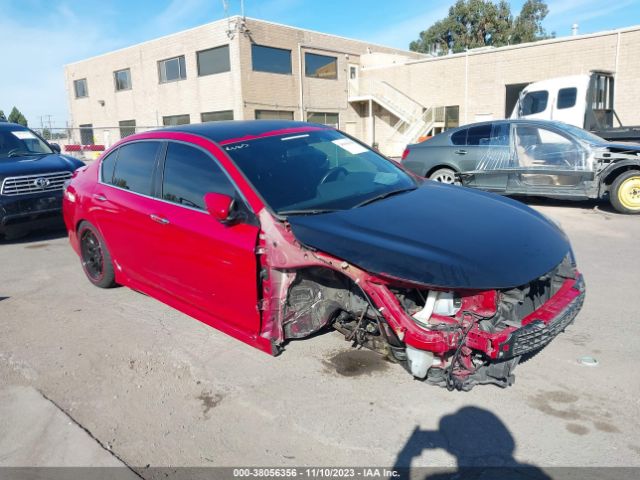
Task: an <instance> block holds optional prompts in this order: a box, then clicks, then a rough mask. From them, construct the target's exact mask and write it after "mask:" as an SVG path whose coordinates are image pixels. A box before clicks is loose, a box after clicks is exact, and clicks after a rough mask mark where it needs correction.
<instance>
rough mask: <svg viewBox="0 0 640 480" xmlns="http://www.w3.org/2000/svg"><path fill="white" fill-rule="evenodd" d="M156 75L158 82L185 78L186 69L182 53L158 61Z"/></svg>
mask: <svg viewBox="0 0 640 480" xmlns="http://www.w3.org/2000/svg"><path fill="white" fill-rule="evenodd" d="M158 75H159V77H160V83H167V82H177V81H178V80H184V79H185V78H187V69H186V67H185V64H184V55H180V56H179V57H174V58H168V59H167V60H160V61H159V62H158Z"/></svg>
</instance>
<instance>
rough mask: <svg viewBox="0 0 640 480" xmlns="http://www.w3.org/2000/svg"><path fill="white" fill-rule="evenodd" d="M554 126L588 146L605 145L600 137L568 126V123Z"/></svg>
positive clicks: (604, 141)
mask: <svg viewBox="0 0 640 480" xmlns="http://www.w3.org/2000/svg"><path fill="white" fill-rule="evenodd" d="M556 126H559V127H560V128H561V129H563V130H564V131H566V132H567V133H569V134H571V135H573V136H574V137H576V138H577V139H578V140H582V141H583V142H587V143H589V144H600V143H606V142H607V141H606V140H605V139H604V138H602V137H599V136H597V135H594V134H593V133H591V132H588V131H586V130H584V129H582V128H579V127H576V126H574V125H569V124H568V123H562V124H560V125H556Z"/></svg>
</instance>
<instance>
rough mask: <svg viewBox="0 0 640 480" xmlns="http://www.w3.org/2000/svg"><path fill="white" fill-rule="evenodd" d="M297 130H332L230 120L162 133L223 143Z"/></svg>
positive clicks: (289, 122)
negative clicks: (173, 133) (172, 133)
mask: <svg viewBox="0 0 640 480" xmlns="http://www.w3.org/2000/svg"><path fill="white" fill-rule="evenodd" d="M297 128H327V129H328V128H330V127H327V126H326V125H321V124H318V123H309V122H296V121H293V120H228V121H221V122H206V123H194V124H189V125H176V126H174V127H168V128H163V129H162V130H157V131H162V132H183V133H191V134H194V135H200V136H201V137H206V138H208V139H209V140H213V141H214V142H222V141H225V140H232V139H236V138H238V139H239V138H243V137H259V136H261V135H264V134H267V133H269V132H275V131H278V130H289V129H297Z"/></svg>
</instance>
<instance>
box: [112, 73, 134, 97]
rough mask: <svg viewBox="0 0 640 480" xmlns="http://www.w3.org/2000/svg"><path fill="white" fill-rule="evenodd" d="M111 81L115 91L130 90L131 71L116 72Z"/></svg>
mask: <svg viewBox="0 0 640 480" xmlns="http://www.w3.org/2000/svg"><path fill="white" fill-rule="evenodd" d="M113 80H114V82H115V84H116V91H117V92H119V91H121V90H131V70H129V69H128V68H125V69H124V70H117V71H115V72H113Z"/></svg>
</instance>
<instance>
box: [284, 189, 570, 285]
mask: <svg viewBox="0 0 640 480" xmlns="http://www.w3.org/2000/svg"><path fill="white" fill-rule="evenodd" d="M288 221H289V223H290V224H291V227H292V231H293V233H294V235H295V236H296V238H297V239H298V240H299V241H300V242H301V243H302V244H303V245H306V246H308V247H312V248H314V249H317V250H320V251H323V252H326V253H328V254H331V255H333V256H335V257H338V258H340V259H342V260H346V261H347V262H349V263H352V264H354V265H356V266H358V267H360V268H362V269H364V270H367V271H369V272H371V273H377V274H381V275H387V276H391V277H395V278H400V279H404V280H407V281H409V282H415V283H420V284H425V285H431V286H437V287H447V288H459V289H465V288H469V289H498V288H511V287H516V286H520V285H524V284H526V283H528V282H530V281H532V280H534V279H536V278H538V277H540V276H542V275H544V274H545V273H547V272H549V271H551V270H552V269H553V268H554V267H555V266H556V265H558V264H559V263H560V262H561V261H562V259H563V258H564V257H565V256H566V255H567V253H569V252H570V250H571V246H570V244H569V241H568V239H567V237H566V236H565V235H564V233H563V232H562V230H561V229H560V228H558V227H557V226H556V225H555V224H554V223H552V222H551V221H549V220H547V219H546V218H545V217H544V216H543V215H541V214H540V213H538V212H536V211H535V210H533V209H531V208H529V207H527V206H526V205H523V204H521V203H519V202H516V201H515V200H511V199H509V198H505V197H500V196H498V195H494V194H490V193H486V192H480V191H477V190H472V189H468V188H463V187H458V186H452V185H444V184H441V183H437V182H431V181H427V182H425V183H424V184H423V185H422V186H421V187H420V188H418V189H416V190H413V191H410V192H407V193H402V194H399V195H397V196H393V197H390V198H387V199H385V200H380V201H378V202H374V203H371V204H369V205H366V206H364V207H359V208H354V209H351V210H344V211H339V212H334V213H326V214H319V215H306V216H290V217H289V218H288Z"/></svg>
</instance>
